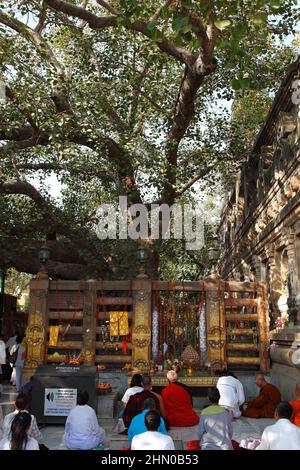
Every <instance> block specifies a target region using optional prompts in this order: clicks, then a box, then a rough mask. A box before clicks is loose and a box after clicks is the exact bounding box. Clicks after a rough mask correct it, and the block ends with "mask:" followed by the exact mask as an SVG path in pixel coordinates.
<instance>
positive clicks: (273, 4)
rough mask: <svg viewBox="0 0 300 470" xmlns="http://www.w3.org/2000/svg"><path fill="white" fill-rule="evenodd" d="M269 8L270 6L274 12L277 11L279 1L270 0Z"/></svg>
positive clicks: (279, 5) (279, 4)
mask: <svg viewBox="0 0 300 470" xmlns="http://www.w3.org/2000/svg"><path fill="white" fill-rule="evenodd" d="M270 6H271V7H272V8H273V9H274V10H278V9H279V8H280V7H281V0H271V1H270Z"/></svg>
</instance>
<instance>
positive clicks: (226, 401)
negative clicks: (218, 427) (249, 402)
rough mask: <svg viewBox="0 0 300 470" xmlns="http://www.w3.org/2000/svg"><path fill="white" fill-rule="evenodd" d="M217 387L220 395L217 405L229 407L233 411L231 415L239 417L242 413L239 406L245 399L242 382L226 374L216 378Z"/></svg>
mask: <svg viewBox="0 0 300 470" xmlns="http://www.w3.org/2000/svg"><path fill="white" fill-rule="evenodd" d="M217 389H218V390H219V392H220V395H221V398H220V400H219V405H221V406H224V407H225V408H230V409H231V410H232V411H233V416H234V417H235V418H239V417H240V416H241V414H242V413H241V411H240V406H241V405H242V404H243V403H244V401H245V393H244V388H243V385H242V383H241V382H240V381H239V380H237V379H235V378H234V377H231V376H230V375H228V376H225V377H220V378H219V379H218V382H217Z"/></svg>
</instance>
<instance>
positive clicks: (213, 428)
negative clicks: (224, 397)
mask: <svg viewBox="0 0 300 470" xmlns="http://www.w3.org/2000/svg"><path fill="white" fill-rule="evenodd" d="M208 398H209V401H210V402H211V405H210V406H208V407H206V408H204V410H202V412H201V417H200V423H199V425H198V432H199V440H200V445H201V450H232V449H233V447H232V442H231V439H232V435H233V426H232V417H231V414H230V412H229V411H228V410H226V409H225V408H223V407H222V406H220V405H219V404H218V403H219V400H220V392H219V390H218V389H217V387H214V388H210V389H209V390H208Z"/></svg>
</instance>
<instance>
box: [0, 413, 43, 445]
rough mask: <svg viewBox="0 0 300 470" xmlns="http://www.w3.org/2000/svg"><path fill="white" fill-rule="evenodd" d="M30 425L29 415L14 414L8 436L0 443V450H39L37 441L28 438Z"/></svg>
mask: <svg viewBox="0 0 300 470" xmlns="http://www.w3.org/2000/svg"><path fill="white" fill-rule="evenodd" d="M30 425H31V414H29V413H27V412H23V411H22V412H21V413H18V414H16V415H15V417H14V419H13V420H12V423H11V429H10V433H9V435H8V436H7V437H3V439H1V441H0V450H40V448H39V443H38V441H37V440H36V439H34V437H30V436H29V429H30Z"/></svg>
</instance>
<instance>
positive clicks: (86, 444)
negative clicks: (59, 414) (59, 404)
mask: <svg viewBox="0 0 300 470" xmlns="http://www.w3.org/2000/svg"><path fill="white" fill-rule="evenodd" d="M88 401H89V394H88V393H87V392H82V393H80V394H79V396H78V401H77V403H78V405H77V406H75V408H73V409H72V410H71V411H70V413H69V416H68V417H67V421H66V425H65V434H64V442H65V444H66V446H67V447H68V449H72V450H89V449H93V448H95V447H97V446H99V445H101V444H103V442H104V440H105V431H104V429H103V428H101V427H100V426H99V424H98V420H97V416H96V413H95V411H94V410H93V408H91V407H90V406H88V404H87V403H88Z"/></svg>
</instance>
